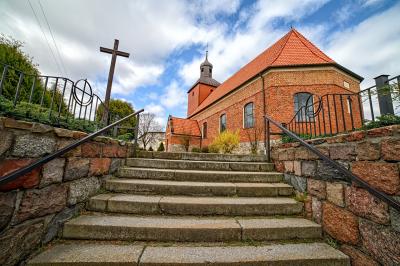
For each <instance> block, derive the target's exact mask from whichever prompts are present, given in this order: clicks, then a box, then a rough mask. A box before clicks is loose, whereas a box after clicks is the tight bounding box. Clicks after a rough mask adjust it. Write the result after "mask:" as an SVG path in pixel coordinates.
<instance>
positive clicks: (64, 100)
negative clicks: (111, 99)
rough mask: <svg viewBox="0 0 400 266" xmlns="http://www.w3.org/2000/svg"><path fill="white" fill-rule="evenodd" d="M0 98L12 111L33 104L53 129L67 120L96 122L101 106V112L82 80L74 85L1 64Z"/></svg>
mask: <svg viewBox="0 0 400 266" xmlns="http://www.w3.org/2000/svg"><path fill="white" fill-rule="evenodd" d="M0 97H1V98H3V99H5V100H6V101H9V102H10V103H11V104H12V106H13V107H16V106H17V105H18V104H19V103H22V102H25V103H28V104H34V105H35V106H37V107H40V108H41V109H40V110H41V112H45V113H46V116H47V118H48V119H49V120H51V121H52V122H53V124H56V125H57V123H61V122H66V123H68V122H70V121H71V120H83V122H86V121H87V122H90V121H92V122H96V115H97V112H98V107H99V106H100V105H102V108H103V112H104V107H105V106H104V104H103V101H102V100H101V98H100V97H99V96H98V95H97V94H95V93H93V90H92V87H91V85H90V83H89V82H88V81H87V80H86V79H80V80H78V81H76V82H74V81H72V80H70V79H68V78H65V77H59V76H47V75H38V74H32V73H25V72H23V71H21V70H19V69H16V68H14V67H12V66H10V65H7V64H4V63H1V62H0ZM105 111H108V110H105ZM98 120H99V119H97V121H98Z"/></svg>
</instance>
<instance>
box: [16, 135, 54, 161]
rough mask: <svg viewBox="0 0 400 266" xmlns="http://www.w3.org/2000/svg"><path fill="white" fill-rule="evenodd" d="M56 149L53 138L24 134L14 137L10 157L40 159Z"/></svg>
mask: <svg viewBox="0 0 400 266" xmlns="http://www.w3.org/2000/svg"><path fill="white" fill-rule="evenodd" d="M55 148H56V140H55V138H53V137H49V136H41V135H35V134H25V135H19V136H16V137H15V144H14V147H13V150H12V155H13V156H17V157H41V156H43V155H46V154H50V153H52V152H53V151H54V150H55Z"/></svg>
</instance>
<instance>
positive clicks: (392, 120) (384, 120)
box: [363, 114, 400, 129]
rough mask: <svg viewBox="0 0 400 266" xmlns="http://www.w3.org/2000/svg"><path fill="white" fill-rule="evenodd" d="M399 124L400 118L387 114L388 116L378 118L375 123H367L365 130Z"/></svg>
mask: <svg viewBox="0 0 400 266" xmlns="http://www.w3.org/2000/svg"><path fill="white" fill-rule="evenodd" d="M397 124H400V116H398V115H391V114H386V115H382V116H378V117H376V120H375V121H367V122H365V124H364V127H363V129H372V128H378V127H386V126H391V125H397Z"/></svg>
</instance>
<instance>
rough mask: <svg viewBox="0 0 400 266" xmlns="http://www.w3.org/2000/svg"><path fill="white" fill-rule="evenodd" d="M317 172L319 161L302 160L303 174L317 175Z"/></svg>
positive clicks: (308, 175)
mask: <svg viewBox="0 0 400 266" xmlns="http://www.w3.org/2000/svg"><path fill="white" fill-rule="evenodd" d="M316 172H317V163H316V162H315V161H302V162H301V175H302V176H307V177H310V176H311V177H313V176H315V174H316Z"/></svg>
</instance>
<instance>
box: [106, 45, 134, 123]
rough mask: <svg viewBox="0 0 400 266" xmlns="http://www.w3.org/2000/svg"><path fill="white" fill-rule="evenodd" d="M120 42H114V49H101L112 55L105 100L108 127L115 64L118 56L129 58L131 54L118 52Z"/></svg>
mask: <svg viewBox="0 0 400 266" xmlns="http://www.w3.org/2000/svg"><path fill="white" fill-rule="evenodd" d="M118 44H119V40H117V39H115V40H114V49H110V48H105V47H100V52H103V53H107V54H111V55H112V56H111V65H110V71H109V72H108V81H107V90H106V98H105V99H104V113H103V117H102V120H103V122H104V123H105V124H106V125H108V117H109V113H108V110H109V105H110V97H111V87H112V82H113V78H114V70H115V62H116V61H117V56H123V57H129V53H126V52H122V51H118Z"/></svg>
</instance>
